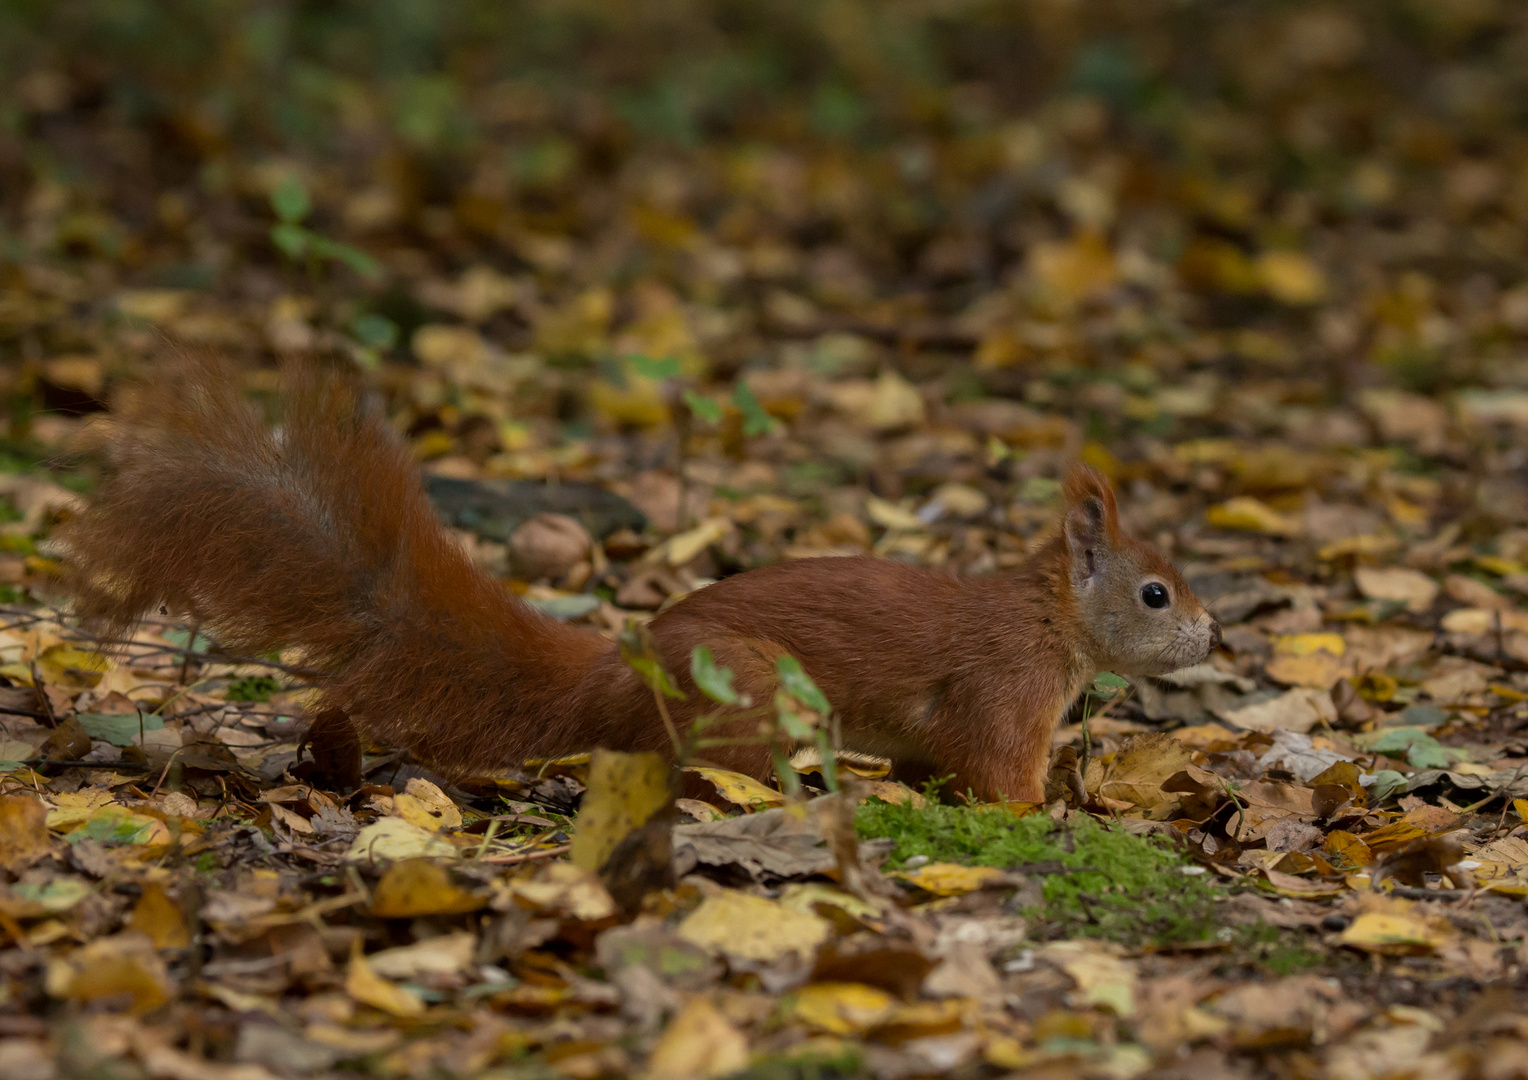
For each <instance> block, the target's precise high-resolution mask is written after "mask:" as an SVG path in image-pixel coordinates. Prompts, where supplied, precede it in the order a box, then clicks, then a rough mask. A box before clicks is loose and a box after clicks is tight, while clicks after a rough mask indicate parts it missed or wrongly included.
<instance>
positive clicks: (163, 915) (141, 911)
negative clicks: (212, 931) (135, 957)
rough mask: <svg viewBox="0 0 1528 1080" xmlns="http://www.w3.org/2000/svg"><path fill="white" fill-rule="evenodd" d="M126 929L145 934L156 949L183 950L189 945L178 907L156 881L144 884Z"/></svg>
mask: <svg viewBox="0 0 1528 1080" xmlns="http://www.w3.org/2000/svg"><path fill="white" fill-rule="evenodd" d="M128 926H129V927H130V928H131V929H133V930H136V931H138V932H139V933H141V934H143V935H145V936H146V937H147V938H148V939H149V940H150V941H152V942H153V943H154V948H156V949H183V948H185V947H186V946H187V945H189V944H191V932H190V930H189V929H188V928H187V927H186V920H185V917H184V916H183V915H182V914H181V911H180V905H179V904H177V903H176V902H175V901H174V900H171V899H170V896H169V894H168V893H167V892H165V888H164V886H163V885H162V884H160V883H159V882H157V881H148V882H145V883H144V886H143V895H142V896H140V897H139V898H138V903H137V904H135V905H134V906H133V914H132V917H131V918H130V919H129V920H128Z"/></svg>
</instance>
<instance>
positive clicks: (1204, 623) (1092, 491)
mask: <svg viewBox="0 0 1528 1080" xmlns="http://www.w3.org/2000/svg"><path fill="white" fill-rule="evenodd" d="M1064 491H1065V494H1066V518H1065V519H1064V521H1063V522H1062V527H1061V534H1062V539H1063V541H1064V543H1065V547H1066V554H1067V557H1068V566H1069V571H1070V575H1071V585H1072V594H1073V596H1074V597H1076V600H1077V608H1078V612H1079V614H1080V615H1081V617H1082V623H1083V626H1084V628H1085V630H1086V632H1087V634H1088V636H1089V638H1090V642H1089V645H1088V651H1089V653H1090V654H1091V656H1090V658H1091V659H1092V661H1093V662H1094V663H1095V664H1096V665H1097V667H1098V668H1099V669H1100V670H1103V671H1114V672H1118V673H1119V674H1121V675H1162V674H1165V673H1167V672H1169V671H1174V670H1176V669H1178V668H1181V667H1188V666H1189V665H1190V664H1197V663H1199V662H1200V661H1201V660H1204V659H1205V658H1206V657H1208V656H1209V655H1210V653H1211V652H1213V651H1214V650H1215V649H1216V648H1217V647H1219V645H1220V624H1219V623H1217V622H1216V621H1215V619H1214V617H1213V616H1211V615H1210V613H1209V612H1208V611H1206V610H1205V609H1204V605H1203V604H1201V603H1200V602H1199V598H1198V597H1197V596H1195V595H1194V591H1193V590H1192V589H1190V588H1189V587H1188V582H1186V581H1184V580H1183V576H1182V575H1181V574H1179V573H1178V571H1176V570H1174V569H1173V567H1172V564H1171V563H1169V562H1168V561H1167V560H1166V559H1165V558H1163V557H1162V555H1161V553H1160V552H1158V551H1157V550H1156V548H1154V547H1152V546H1151V545H1150V544H1143V543H1142V542H1141V541H1139V540H1136V539H1134V538H1132V537H1130V536H1128V535H1126V533H1125V531H1124V530H1123V529H1121V528H1120V524H1119V511H1118V509H1117V507H1116V506H1115V502H1114V491H1113V490H1112V489H1111V488H1110V487H1109V481H1107V480H1106V479H1104V477H1103V475H1102V474H1101V473H1099V472H1098V470H1096V469H1093V468H1090V467H1089V466H1086V465H1074V466H1072V468H1071V469H1070V471H1068V473H1067V477H1066V484H1065V487H1064Z"/></svg>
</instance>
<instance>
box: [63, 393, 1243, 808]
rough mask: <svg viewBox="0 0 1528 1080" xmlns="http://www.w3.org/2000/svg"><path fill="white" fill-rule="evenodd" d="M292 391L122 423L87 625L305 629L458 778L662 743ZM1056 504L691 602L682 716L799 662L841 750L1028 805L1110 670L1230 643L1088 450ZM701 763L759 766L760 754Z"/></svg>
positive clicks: (417, 495) (331, 671) (811, 563)
mask: <svg viewBox="0 0 1528 1080" xmlns="http://www.w3.org/2000/svg"><path fill="white" fill-rule="evenodd" d="M284 404H285V414H284V416H283V418H282V424H283V426H282V427H281V428H280V429H279V432H278V433H276V434H273V433H272V432H271V431H269V430H268V429H266V427H265V426H264V425H263V424H262V423H261V421H260V420H259V418H258V417H257V416H256V414H255V412H254V411H253V410H252V409H250V408H249V407H248V406H247V405H246V404H245V403H244V402H243V401H242V400H241V399H240V396H239V394H238V392H237V390H236V389H235V386H234V383H233V382H232V380H231V379H230V378H229V377H228V376H227V375H226V374H225V373H223V372H221V371H220V370H219V369H217V368H216V367H215V366H213V365H209V364H196V365H188V366H187V367H186V369H185V370H184V372H183V375H182V377H181V379H180V380H179V381H178V384H177V386H176V388H175V389H173V390H170V391H160V392H158V393H156V394H154V395H152V396H151V397H150V398H149V399H148V400H146V401H145V402H144V403H143V404H142V405H141V406H140V407H139V408H137V409H136V410H135V412H134V413H133V414H132V415H130V416H128V417H127V418H125V420H122V421H119V422H118V423H117V426H116V429H115V432H114V435H113V438H112V442H111V445H112V448H113V452H114V456H115V463H116V470H115V472H114V474H113V476H112V477H111V478H110V479H109V480H108V481H107V483H106V484H105V485H103V487H102V488H101V490H100V492H99V493H98V494H97V495H96V497H95V498H94V500H93V501H92V503H91V505H90V507H89V509H88V510H87V511H86V512H85V513H84V514H83V515H81V516H80V517H79V518H78V519H76V520H75V521H73V522H71V523H69V525H68V526H67V527H66V529H65V531H64V533H63V534H62V538H63V540H64V541H65V543H66V545H67V547H68V549H69V557H70V563H71V566H72V568H73V570H72V575H73V584H74V589H75V592H76V595H77V597H78V603H79V611H80V614H81V615H82V616H84V617H85V618H87V619H89V620H92V621H95V622H97V623H104V624H107V625H109V626H110V627H112V628H114V629H118V630H121V629H125V628H127V627H128V626H130V625H131V624H132V623H133V622H134V621H135V620H136V619H137V618H139V617H140V616H141V615H142V614H143V613H144V612H146V611H149V610H152V609H155V608H157V607H158V606H160V605H164V606H165V607H166V608H168V609H169V610H171V611H173V612H176V613H178V614H185V615H188V616H191V617H194V618H196V619H198V620H200V621H201V623H202V624H203V625H204V626H205V627H207V628H208V630H209V631H210V632H212V633H213V634H214V635H216V636H217V638H218V639H219V640H220V641H221V642H222V643H223V644H224V645H225V646H227V647H230V648H235V649H242V650H250V651H255V650H260V651H263V650H269V649H274V648H281V647H287V646H297V647H299V648H300V649H302V650H303V652H304V654H305V656H306V663H307V664H308V665H310V666H313V667H316V668H318V669H319V670H321V671H323V672H324V673H325V677H324V681H323V685H322V690H323V700H324V705H325V707H327V708H334V709H340V710H343V711H344V712H345V713H346V714H348V715H349V716H350V717H351V719H352V720H353V721H354V722H355V723H356V724H357V725H359V726H360V727H361V728H362V729H363V730H364V731H365V732H366V733H367V734H368V735H370V736H371V737H372V738H374V739H376V740H377V741H379V742H381V743H384V744H387V745H394V746H401V747H406V748H408V749H409V750H411V751H413V752H414V753H415V754H417V755H419V756H420V757H421V758H424V759H426V760H429V761H431V762H433V763H434V764H435V765H436V766H437V767H439V768H441V769H443V770H445V771H447V772H449V773H453V774H458V775H460V774H466V773H473V772H485V771H489V770H492V769H494V768H496V767H499V766H504V765H509V764H513V763H517V762H520V761H522V760H524V759H526V758H531V757H546V756H553V755H560V754H564V753H571V752H576V751H580V750H586V749H589V748H591V747H594V746H596V745H599V746H606V747H611V748H616V749H644V750H657V751H664V752H666V751H668V750H669V749H670V740H669V736H668V734H667V731H666V729H665V728H664V726H663V724H662V722H661V719H660V717H659V715H658V713H657V709H656V706H655V704H654V701H653V696H652V693H651V691H650V690H649V689H648V688H647V687H646V686H645V685H644V684H643V683H642V682H641V681H640V680H639V679H638V678H637V677H636V676H635V674H634V673H633V672H632V671H631V670H630V669H629V668H627V667H626V666H625V665H624V664H623V663H622V661H621V658H620V656H619V653H618V651H617V649H616V647H615V645H614V644H613V643H612V642H610V641H608V640H607V639H605V638H603V637H601V636H599V635H598V634H596V633H594V632H592V631H589V630H584V629H580V628H576V627H570V626H567V625H565V624H563V623H560V622H556V621H554V620H552V619H550V618H547V617H545V616H543V615H541V614H539V613H537V612H536V611H534V610H532V609H531V608H529V607H528V606H526V605H525V604H523V603H521V602H520V601H519V600H518V599H516V598H515V597H514V596H513V595H512V594H511V593H510V592H509V591H508V590H506V589H505V588H504V587H503V586H502V585H501V584H500V583H498V582H497V581H494V580H493V579H492V578H490V577H488V576H487V575H486V574H484V573H483V572H482V571H481V570H479V569H478V568H477V567H476V566H474V565H473V564H472V562H471V561H470V559H469V558H468V557H467V556H466V555H465V554H464V553H463V552H462V550H461V548H460V547H459V546H458V545H457V543H456V542H455V541H454V539H453V538H452V537H451V536H450V534H449V533H447V532H446V530H445V529H444V528H442V527H441V525H440V524H439V523H438V521H437V520H436V518H435V516H434V514H433V513H432V511H431V508H430V506H429V503H428V501H427V500H426V498H425V496H424V492H423V490H422V487H421V485H420V482H419V475H418V471H417V469H416V468H415V466H414V464H413V462H412V461H411V459H410V457H409V454H408V450H407V448H406V447H405V445H404V444H403V443H402V442H401V441H400V440H399V439H397V438H396V437H395V436H394V435H393V434H392V432H391V431H390V430H389V429H388V427H387V425H386V424H385V422H384V420H383V418H382V417H381V416H380V415H378V414H376V413H375V412H373V411H369V410H367V409H366V408H364V407H363V406H361V405H360V404H358V402H357V399H356V397H355V396H354V395H353V393H351V392H350V391H349V390H348V389H346V388H345V387H343V386H342V385H341V384H339V383H338V382H337V381H335V380H332V379H325V378H321V377H317V376H315V375H313V374H311V373H308V374H299V375H298V376H297V377H296V378H295V379H294V381H293V384H292V386H291V387H290V388H289V390H288V393H287V394H286V396H285V398H284ZM1066 496H1067V505H1068V513H1067V516H1066V519H1065V521H1064V525H1063V528H1062V530H1061V531H1060V532H1059V534H1058V535H1057V536H1055V537H1054V538H1053V539H1051V540H1050V541H1049V542H1047V543H1046V544H1044V545H1043V546H1042V547H1041V548H1040V549H1039V550H1038V551H1037V552H1036V554H1035V555H1034V556H1033V558H1031V559H1030V560H1029V561H1028V562H1027V563H1026V564H1025V565H1024V566H1022V567H1021V568H1019V569H1018V570H1015V571H1013V572H1011V573H1008V574H1005V575H1000V576H995V577H986V578H970V579H964V580H961V579H957V578H955V577H952V576H950V575H947V574H943V573H939V572H937V571H932V570H925V569H920V568H917V567H912V566H907V565H904V564H900V563H895V562H889V561H885V560H880V559H874V558H868V557H865V558H830V559H805V560H800V561H795V562H786V563H781V564H779V565H775V566H770V567H764V568H761V569H758V570H753V571H750V572H748V573H746V574H740V575H737V576H736V577H732V578H728V579H726V580H723V581H721V582H718V583H716V584H714V585H711V586H708V587H706V588H704V589H701V590H699V591H698V592H696V593H693V594H691V595H690V596H688V597H686V598H685V599H684V600H682V601H680V602H679V603H677V604H675V605H674V606H673V607H671V608H670V609H668V610H667V611H665V612H663V613H662V614H660V615H659V616H658V617H657V618H655V619H654V620H653V621H652V623H651V629H652V633H653V636H654V639H655V641H656V642H657V644H658V648H659V650H660V652H661V654H662V657H663V659H664V662H665V664H666V666H667V667H668V669H669V671H670V672H672V673H673V674H674V675H675V677H676V679H677V680H678V682H679V683H680V686H681V688H683V689H685V690H686V691H687V692H688V693H689V698H688V700H687V701H676V702H673V703H672V706H671V708H672V712H673V717H674V720H675V722H676V723H677V724H679V725H681V726H684V725H687V723H688V721H689V720H690V719H691V718H692V717H693V716H694V715H695V714H696V712H697V710H699V709H700V708H701V702H702V701H703V699H702V697H701V695H700V694H698V693H697V692H696V691H695V688H694V686H693V685H692V684H691V683H690V680H689V674H688V673H689V657H690V651H691V649H692V648H693V647H695V646H697V645H707V646H709V647H710V648H711V650H712V651H713V653H714V654H715V656H716V660H717V662H718V663H720V664H723V665H726V666H728V667H730V668H732V669H733V671H734V672H735V673H736V675H737V685H738V687H739V689H740V690H742V691H744V692H745V693H748V694H750V695H751V696H752V697H753V699H754V700H755V701H757V702H767V701H769V700H770V698H771V697H772V695H773V692H774V661H775V658H776V657H777V656H779V655H780V654H782V653H790V654H792V655H794V656H796V657H797V658H798V659H799V660H800V661H801V663H802V665H803V667H804V668H805V669H806V671H807V673H808V674H809V675H811V677H812V678H813V679H814V680H816V682H817V683H818V685H819V686H821V688H822V689H823V691H824V693H825V694H826V695H827V697H828V699H829V701H830V702H832V704H833V706H834V709H835V712H836V713H837V714H838V716H839V717H840V719H841V724H842V731H843V739H844V744H845V746H846V747H847V748H850V749H857V750H862V751H865V752H869V753H877V754H882V755H885V756H889V757H892V758H894V759H896V760H897V761H898V762H899V763H901V764H902V765H903V766H904V767H906V768H909V769H911V770H913V771H923V772H932V773H937V774H945V773H954V774H955V775H956V789H957V790H965V789H966V788H967V787H970V788H971V789H973V790H974V791H975V792H976V793H977V794H978V795H979V796H981V797H982V798H985V799H997V798H1003V797H1007V798H1019V799H1030V800H1034V799H1038V798H1039V797H1040V794H1041V790H1042V786H1043V779H1044V772H1045V765H1046V761H1047V757H1048V752H1049V747H1050V739H1051V733H1052V731H1053V729H1054V727H1055V725H1056V723H1057V721H1058V719H1059V717H1060V716H1061V715H1062V713H1063V712H1064V710H1065V709H1066V707H1067V705H1068V704H1069V703H1070V701H1071V700H1072V699H1073V698H1074V697H1075V696H1076V694H1077V693H1078V691H1079V690H1080V689H1081V687H1082V686H1083V685H1084V684H1085V682H1086V681H1087V680H1088V679H1090V678H1091V677H1092V675H1093V674H1094V672H1095V671H1096V670H1098V669H1099V668H1100V667H1102V666H1108V667H1111V668H1113V669H1114V670H1120V671H1124V672H1126V673H1155V672H1156V671H1158V670H1162V671H1165V670H1170V668H1172V667H1178V666H1182V665H1183V664H1186V663H1193V662H1197V661H1198V660H1201V659H1203V658H1204V655H1205V654H1206V653H1207V652H1208V651H1209V649H1210V648H1211V647H1213V644H1215V643H1218V637H1219V634H1218V630H1219V628H1218V627H1214V625H1213V621H1212V620H1210V619H1209V616H1208V615H1206V614H1204V612H1203V610H1202V609H1201V608H1200V607H1199V604H1198V601H1197V600H1195V599H1194V597H1193V594H1192V592H1191V591H1190V590H1189V588H1188V586H1187V585H1186V584H1185V583H1184V582H1183V581H1182V579H1181V578H1180V577H1179V576H1178V575H1177V574H1176V573H1175V572H1174V571H1173V569H1172V567H1171V566H1170V565H1168V564H1167V563H1166V561H1165V560H1163V559H1162V558H1161V556H1160V555H1158V554H1157V553H1156V552H1155V551H1153V550H1152V549H1151V548H1149V547H1147V546H1146V545H1143V544H1140V543H1138V542H1136V541H1134V540H1132V539H1130V538H1129V537H1128V536H1126V535H1125V534H1124V533H1123V532H1122V531H1121V529H1120V527H1119V523H1118V519H1117V515H1116V512H1115V508H1114V496H1113V493H1112V492H1111V491H1110V490H1109V486H1108V484H1107V482H1105V481H1104V480H1103V478H1102V477H1101V476H1099V475H1098V474H1097V473H1096V472H1093V471H1092V470H1087V469H1082V468H1077V469H1074V470H1073V472H1072V473H1071V474H1070V475H1069V477H1068V480H1067V485H1066ZM1142 575H1145V576H1146V577H1147V578H1150V579H1151V580H1154V581H1160V582H1162V583H1163V584H1164V586H1165V587H1167V588H1169V589H1170V591H1171V593H1172V596H1173V601H1174V609H1173V611H1172V612H1171V613H1170V617H1165V616H1164V615H1163V613H1160V612H1148V611H1147V610H1146V608H1145V607H1143V606H1141V604H1140V602H1139V600H1138V598H1137V597H1136V593H1137V592H1138V586H1139V583H1140V581H1141V580H1143V577H1142ZM1132 604H1133V605H1134V608H1132V607H1131V605H1132ZM1136 608H1138V609H1139V610H1135V609H1136ZM1127 609H1128V610H1127ZM1212 629H1213V633H1212ZM1164 664H1165V665H1167V666H1163V665H1164ZM746 726H747V724H746V723H745V722H738V723H735V724H734V725H732V728H731V729H730V733H731V734H735V735H742V734H747V733H748V732H747V731H746V730H743V729H744V728H746ZM711 733H714V734H728V733H729V729H728V728H725V727H724V728H722V729H719V730H714V731H713V732H711ZM707 756H708V758H709V759H710V760H712V761H714V762H716V763H718V764H721V765H724V766H726V767H730V768H734V769H738V770H741V771H743V772H747V773H750V774H752V775H755V776H760V777H764V776H767V774H768V773H769V771H770V760H769V756H768V752H767V751H766V750H765V749H763V748H762V747H758V746H730V747H721V748H718V749H715V750H711V751H709V752H708V754H707Z"/></svg>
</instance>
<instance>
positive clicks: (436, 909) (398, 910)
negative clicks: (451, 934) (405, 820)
mask: <svg viewBox="0 0 1528 1080" xmlns="http://www.w3.org/2000/svg"><path fill="white" fill-rule="evenodd" d="M364 832H365V830H362V833H363V835H364ZM448 865H449V864H447V863H445V862H441V861H438V860H435V859H428V858H411V859H404V860H402V861H399V862H396V863H394V864H393V865H392V866H390V867H389V868H388V870H387V873H385V874H383V875H382V880H381V881H379V882H378V883H377V888H376V890H375V891H374V892H373V893H372V897H371V913H372V914H373V915H376V916H377V917H379V918H383V919H408V918H414V917H416V916H420V915H458V914H462V913H463V912H468V911H476V910H478V909H479V908H481V907H483V906H485V904H486V903H487V901H486V900H485V899H484V898H482V897H480V896H478V895H476V894H474V893H471V892H468V891H467V890H465V889H463V888H461V887H460V886H459V885H457V884H456V883H455V882H454V881H452V880H451V874H450V871H449V870H448V869H447V866H448Z"/></svg>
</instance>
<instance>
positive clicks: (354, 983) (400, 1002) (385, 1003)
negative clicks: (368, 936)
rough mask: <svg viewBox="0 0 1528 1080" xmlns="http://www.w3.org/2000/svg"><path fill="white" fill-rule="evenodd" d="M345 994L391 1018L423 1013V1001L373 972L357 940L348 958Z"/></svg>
mask: <svg viewBox="0 0 1528 1080" xmlns="http://www.w3.org/2000/svg"><path fill="white" fill-rule="evenodd" d="M345 992H346V993H347V994H349V995H350V996H351V997H353V998H355V1000H357V1001H359V1002H360V1003H361V1004H363V1005H370V1006H371V1007H372V1008H374V1009H380V1010H381V1011H382V1012H385V1013H388V1014H389V1015H391V1016H398V1017H404V1018H407V1017H411V1016H419V1015H421V1014H423V1013H424V1002H423V1001H421V1000H420V999H419V998H418V997H416V996H415V995H413V994H411V993H409V992H408V991H407V990H405V989H404V988H403V987H401V986H399V985H398V984H396V983H390V982H388V981H387V980H386V979H384V978H383V977H382V976H380V975H378V974H377V973H376V972H375V971H373V970H372V967H371V965H370V964H368V963H367V962H366V957H365V956H363V955H362V954H361V947H360V939H359V938H357V939H356V948H355V951H354V952H353V953H352V954H351V956H350V967H349V969H348V970H347V971H346V972H345Z"/></svg>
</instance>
